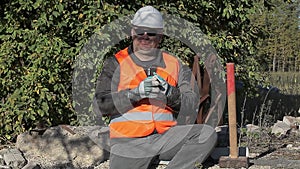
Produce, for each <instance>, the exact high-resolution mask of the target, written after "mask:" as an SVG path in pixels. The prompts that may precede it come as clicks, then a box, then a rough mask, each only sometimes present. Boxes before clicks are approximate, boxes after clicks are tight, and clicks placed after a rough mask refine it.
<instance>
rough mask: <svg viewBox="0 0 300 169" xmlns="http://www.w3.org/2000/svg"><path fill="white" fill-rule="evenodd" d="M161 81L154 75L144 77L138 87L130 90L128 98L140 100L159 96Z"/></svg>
mask: <svg viewBox="0 0 300 169" xmlns="http://www.w3.org/2000/svg"><path fill="white" fill-rule="evenodd" d="M159 85H160V83H159V81H157V80H156V78H155V77H154V76H150V77H147V78H146V79H144V80H143V81H142V82H141V83H140V84H139V85H138V86H137V87H136V88H134V89H132V90H129V92H128V98H130V99H133V100H136V101H138V100H140V99H143V98H151V99H154V98H158V97H159V95H160V89H159Z"/></svg>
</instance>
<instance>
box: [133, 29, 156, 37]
mask: <svg viewBox="0 0 300 169" xmlns="http://www.w3.org/2000/svg"><path fill="white" fill-rule="evenodd" d="M134 31H135V33H136V34H137V35H139V36H143V35H145V34H147V35H148V36H157V35H159V32H158V31H157V30H154V29H142V28H135V29H134Z"/></svg>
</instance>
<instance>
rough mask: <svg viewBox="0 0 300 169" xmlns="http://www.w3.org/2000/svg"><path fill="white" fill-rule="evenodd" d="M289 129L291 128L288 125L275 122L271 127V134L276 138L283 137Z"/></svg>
mask: <svg viewBox="0 0 300 169" xmlns="http://www.w3.org/2000/svg"><path fill="white" fill-rule="evenodd" d="M290 129H291V127H290V126H289V125H288V124H286V123H284V122H283V121H277V123H275V124H274V126H273V127H272V134H275V135H276V136H277V137H283V136H285V135H286V134H287V132H288V131H289V130H290Z"/></svg>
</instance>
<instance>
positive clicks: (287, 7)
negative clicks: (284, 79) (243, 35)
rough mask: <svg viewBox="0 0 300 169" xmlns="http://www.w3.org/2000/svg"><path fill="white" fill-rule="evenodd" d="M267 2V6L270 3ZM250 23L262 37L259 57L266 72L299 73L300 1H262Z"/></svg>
mask: <svg viewBox="0 0 300 169" xmlns="http://www.w3.org/2000/svg"><path fill="white" fill-rule="evenodd" d="M266 2H267V4H266ZM256 3H257V4H256V5H255V6H257V8H256V11H255V13H254V14H253V15H251V17H250V20H251V23H252V24H253V27H254V28H256V29H257V30H259V31H260V32H261V33H262V34H263V35H264V36H261V38H260V39H259V41H258V42H259V43H257V49H258V56H259V57H258V58H260V59H259V60H261V62H262V63H265V64H264V67H265V68H264V69H265V70H266V71H273V72H275V71H282V72H285V71H299V52H300V50H299V47H300V42H299V38H300V30H299V6H300V2H299V1H286V2H285V1H280V0H271V1H258V2H256Z"/></svg>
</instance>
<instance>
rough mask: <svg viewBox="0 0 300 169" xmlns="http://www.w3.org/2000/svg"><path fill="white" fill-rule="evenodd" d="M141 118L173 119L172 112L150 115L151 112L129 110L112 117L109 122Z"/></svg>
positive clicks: (141, 119) (139, 119) (140, 119)
mask: <svg viewBox="0 0 300 169" xmlns="http://www.w3.org/2000/svg"><path fill="white" fill-rule="evenodd" d="M143 120H146V121H149V120H155V121H174V120H175V119H174V117H173V115H172V114H165V113H155V114H154V115H153V117H152V112H130V113H125V114H123V115H121V116H119V117H116V118H114V119H112V120H111V123H115V122H121V121H143Z"/></svg>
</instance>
